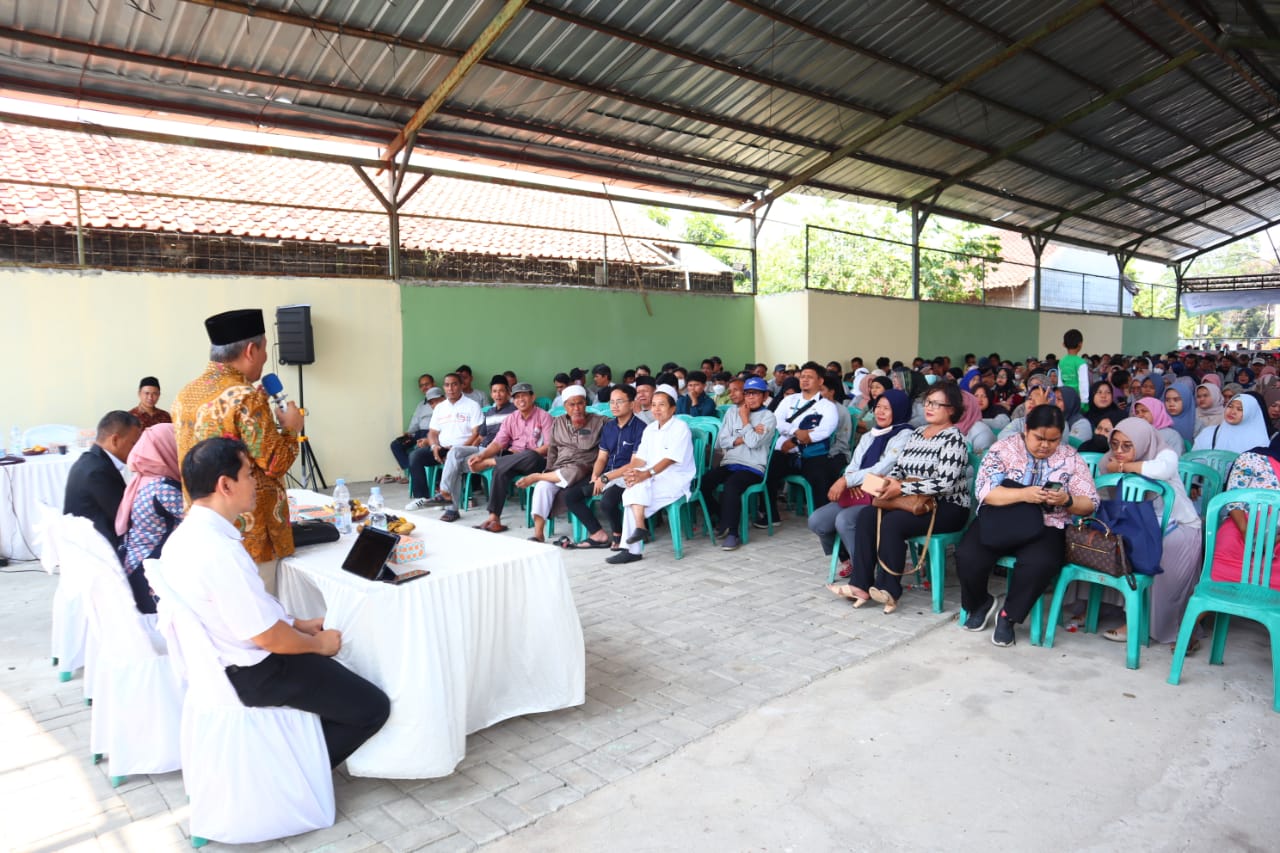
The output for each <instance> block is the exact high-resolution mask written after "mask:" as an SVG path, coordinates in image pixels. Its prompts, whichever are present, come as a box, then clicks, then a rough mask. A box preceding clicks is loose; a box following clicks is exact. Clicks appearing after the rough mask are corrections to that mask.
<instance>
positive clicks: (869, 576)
mask: <svg viewBox="0 0 1280 853" xmlns="http://www.w3.org/2000/svg"><path fill="white" fill-rule="evenodd" d="M879 512H880V510H879V509H877V508H876V507H873V506H871V505H869V504H868V505H867V506H864V507H863V508H862V510H861V511H860V512H859V513H858V526H857V529H856V530H855V531H854V534H853V555H852V557H853V573H852V574H851V575H850V577H849V583H851V584H853V585H854V586H856V587H859V588H860V589H864V590H865V589H870V588H871V587H873V586H876V587H879V588H880V589H883V590H884V591H885V592H887V593H889V594H890V595H892V596H893V597H894V598H901V597H902V577H901V575H902V570H903V569H904V568H906V566H907V540H908V539H910V538H912V537H913V536H923V535H924V534H925V533H926V532H927V531H928V530H929V516H928V515H912V514H911V513H909V512H907V511H906V510H901V509H892V510H886V511H885V512H884V516H883V518H882V519H881V520H880V547H879V549H878V550H877V548H876V514H877V513H879ZM968 519H969V510H967V509H965V508H964V507H962V506H958V505H957V504H953V503H951V502H950V501H938V518H937V520H936V521H934V524H933V532H934V533H954V532H956V531H957V530H959V529H960V528H962V527H964V523H965V522H966V521H968ZM877 557H878V558H879V560H881V561H883V562H884V564H885V565H886V566H888V567H889V568H890V569H892V570H893V571H895V572H897V573H898V574H896V575H895V574H890V573H889V572H886V571H884V570H883V569H881V568H880V564H879V562H877Z"/></svg>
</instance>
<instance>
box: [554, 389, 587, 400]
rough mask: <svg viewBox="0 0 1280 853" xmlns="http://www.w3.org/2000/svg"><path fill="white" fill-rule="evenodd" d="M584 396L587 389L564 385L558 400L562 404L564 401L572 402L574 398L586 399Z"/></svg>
mask: <svg viewBox="0 0 1280 853" xmlns="http://www.w3.org/2000/svg"><path fill="white" fill-rule="evenodd" d="M586 396H587V389H586V388H583V387H582V386H581V385H566V386H564V390H563V391H561V392H560V400H561V401H562V402H563V401H565V400H572V399H573V398H574V397H583V398H586Z"/></svg>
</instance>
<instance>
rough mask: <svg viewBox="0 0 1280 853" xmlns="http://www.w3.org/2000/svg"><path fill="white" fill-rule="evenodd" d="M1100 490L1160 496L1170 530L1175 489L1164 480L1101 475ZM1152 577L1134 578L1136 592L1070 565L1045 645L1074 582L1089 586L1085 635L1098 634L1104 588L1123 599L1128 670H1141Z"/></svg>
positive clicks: (1056, 595) (1135, 497)
mask: <svg viewBox="0 0 1280 853" xmlns="http://www.w3.org/2000/svg"><path fill="white" fill-rule="evenodd" d="M1094 483H1095V484H1096V485H1097V487H1098V488H1099V489H1102V488H1106V487H1108V486H1112V487H1114V486H1116V485H1119V484H1122V486H1121V488H1122V490H1121V493H1120V497H1121V499H1122V500H1126V501H1140V500H1144V498H1143V495H1145V494H1146V493H1147V492H1158V493H1159V495H1160V497H1161V500H1163V501H1164V512H1163V514H1162V515H1161V518H1160V529H1161V530H1167V529H1168V527H1169V515H1170V513H1172V512H1173V495H1174V492H1173V487H1172V486H1170V485H1169V484H1168V483H1166V482H1164V481H1163V480H1150V479H1147V478H1145V477H1135V476H1133V475H1132V474H1130V475H1127V476H1126V475H1124V474H1102V475H1100V476H1098V477H1096V478H1094ZM1152 578H1153V576H1152V575H1141V574H1137V573H1136V572H1135V573H1134V575H1133V580H1134V584H1135V586H1136V589H1130V588H1129V582H1128V581H1127V580H1126V579H1125V578H1117V577H1113V576H1111V575H1108V574H1106V573H1105V572H1099V571H1096V570H1094V569H1090V568H1086V567H1085V566H1081V565H1079V564H1077V563H1067V564H1066V565H1065V566H1063V567H1062V573H1061V574H1059V575H1058V584H1057V586H1055V587H1054V590H1053V603H1052V604H1051V605H1050V606H1049V625H1048V628H1047V630H1046V631H1045V638H1044V644H1045V646H1046V647H1047V648H1053V638H1054V635H1055V634H1056V633H1057V630H1058V620H1059V619H1060V618H1061V617H1062V602H1063V599H1064V598H1065V597H1066V594H1067V587H1068V586H1070V585H1071V583H1072V582H1073V581H1083V582H1084V583H1087V584H1090V585H1091V586H1090V587H1089V609H1088V610H1087V611H1086V615H1085V622H1084V630H1085V633H1086V634H1093V633H1097V630H1098V610H1099V609H1100V608H1101V607H1102V587H1104V586H1105V587H1110V588H1111V589H1114V590H1116V591H1117V592H1119V593H1120V594H1121V595H1122V596H1124V616H1125V628H1126V631H1127V636H1128V639H1127V640H1126V642H1125V648H1126V654H1125V666H1127V667H1129V669H1137V668H1138V658H1139V655H1140V654H1141V651H1142V647H1143V646H1146V645H1150V644H1151V629H1150V622H1151V583H1152Z"/></svg>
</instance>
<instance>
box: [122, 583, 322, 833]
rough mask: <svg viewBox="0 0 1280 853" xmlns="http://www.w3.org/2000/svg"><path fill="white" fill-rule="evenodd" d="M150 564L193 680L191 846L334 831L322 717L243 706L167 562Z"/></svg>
mask: <svg viewBox="0 0 1280 853" xmlns="http://www.w3.org/2000/svg"><path fill="white" fill-rule="evenodd" d="M145 567H146V572H147V578H148V579H150V580H151V584H152V587H153V588H154V589H155V591H156V593H157V594H158V595H159V596H160V603H159V606H158V609H159V616H160V621H159V627H160V632H161V634H163V636H164V638H165V640H166V642H167V643H168V646H169V652H170V654H169V660H170V663H171V664H172V666H173V667H174V670H175V672H177V673H180V674H181V676H182V677H183V678H185V680H186V684H187V691H186V698H185V701H184V703H183V707H182V734H181V751H182V779H183V782H184V784H185V785H186V789H187V794H188V796H189V797H190V798H191V845H192V846H193V847H203V846H204V845H205V844H206V843H208V842H209V841H220V842H224V843H227V844H249V843H254V842H259V841H270V840H272V839H276V838H284V837H285V836H289V835H297V834H299V833H302V832H310V831H311V830H313V829H323V828H325V827H328V826H332V825H333V821H334V798H333V771H332V770H331V769H330V768H329V752H328V750H327V749H326V747H325V742H324V732H323V731H322V730H321V728H320V718H319V717H317V716H316V715H315V714H311V713H308V712H306V711H299V710H297V709H295V708H247V707H245V706H244V704H242V703H241V702H240V698H239V697H238V696H237V695H236V692H235V688H233V687H232V686H231V682H230V681H228V680H227V676H226V670H225V669H224V667H223V666H222V665H221V663H220V662H219V660H218V654H217V652H216V651H215V650H214V647H213V643H212V642H211V641H210V639H209V635H208V633H207V632H206V631H205V629H204V626H203V625H202V624H201V623H200V621H199V619H197V618H196V616H195V614H194V613H193V612H192V611H191V610H190V609H189V608H187V607H186V606H185V605H184V604H183V603H182V602H181V601H179V600H178V597H177V596H176V595H175V594H174V593H173V591H172V589H171V588H170V586H169V585H168V584H167V583H166V582H165V569H166V567H165V565H164V564H163V563H162V562H161V561H157V560H147V561H146V563H145ZM182 570H183V567H181V566H178V567H175V568H174V571H182Z"/></svg>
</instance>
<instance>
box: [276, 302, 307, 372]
mask: <svg viewBox="0 0 1280 853" xmlns="http://www.w3.org/2000/svg"><path fill="white" fill-rule="evenodd" d="M276 345H277V347H278V348H279V350H278V351H279V354H280V363H281V364H313V363H314V362H315V360H316V345H315V341H314V340H313V339H312V337H311V306H310V305H281V306H279V307H277V308H276Z"/></svg>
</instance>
